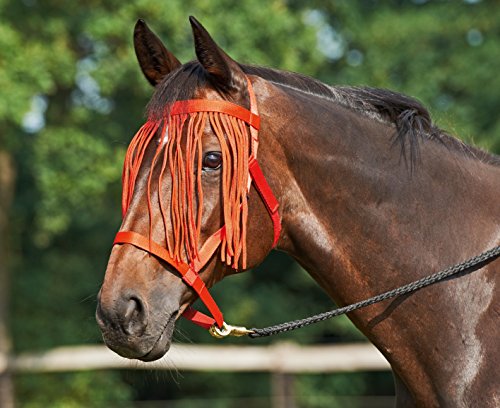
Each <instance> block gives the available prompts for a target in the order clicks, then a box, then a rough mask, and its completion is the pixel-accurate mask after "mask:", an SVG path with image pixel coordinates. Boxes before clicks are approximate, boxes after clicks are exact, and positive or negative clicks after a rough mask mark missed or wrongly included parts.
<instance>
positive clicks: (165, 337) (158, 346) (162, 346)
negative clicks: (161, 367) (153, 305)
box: [138, 314, 175, 362]
mask: <svg viewBox="0 0 500 408" xmlns="http://www.w3.org/2000/svg"><path fill="white" fill-rule="evenodd" d="M174 327H175V314H174V315H172V317H171V318H170V319H169V320H168V322H167V324H166V325H165V327H164V328H163V331H162V332H161V334H160V336H159V337H158V339H157V340H156V342H155V343H154V345H153V347H152V348H151V350H149V351H148V352H147V353H146V354H145V355H143V356H142V357H139V358H138V360H142V361H145V362H149V361H155V360H158V359H160V358H162V357H163V356H164V355H165V354H166V353H167V351H168V350H170V345H171V344H172V334H173V333H174Z"/></svg>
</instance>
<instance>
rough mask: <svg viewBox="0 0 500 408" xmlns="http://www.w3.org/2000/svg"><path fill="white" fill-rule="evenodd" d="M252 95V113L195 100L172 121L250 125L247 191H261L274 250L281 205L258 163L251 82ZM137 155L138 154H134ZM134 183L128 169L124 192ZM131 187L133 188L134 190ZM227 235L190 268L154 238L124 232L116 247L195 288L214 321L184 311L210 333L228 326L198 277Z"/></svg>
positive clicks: (176, 110) (175, 109)
mask: <svg viewBox="0 0 500 408" xmlns="http://www.w3.org/2000/svg"><path fill="white" fill-rule="evenodd" d="M248 93H249V97H250V110H247V109H245V108H243V107H241V106H239V105H235V104H233V103H230V102H226V101H210V100H202V99H194V100H188V101H178V102H176V103H174V104H173V106H172V108H171V110H170V117H173V116H175V115H185V114H191V113H194V112H219V113H223V114H227V115H229V116H231V117H234V118H237V119H240V120H242V121H244V122H245V123H246V124H247V125H249V129H250V135H251V140H250V144H251V146H250V148H251V150H250V154H249V157H248V173H249V180H248V187H247V190H249V189H250V186H251V183H253V185H254V187H255V188H256V190H257V191H258V193H259V195H260V197H261V199H262V201H263V202H264V204H265V206H266V208H267V211H268V213H269V215H270V217H271V220H272V222H273V229H274V239H273V248H274V247H275V246H276V244H277V242H278V239H279V236H280V231H281V221H280V216H279V213H278V207H279V204H278V201H277V200H276V198H275V197H274V195H273V192H272V190H271V188H270V187H269V184H268V183H267V181H266V179H265V177H264V174H263V173H262V170H261V168H260V166H259V163H258V162H257V150H258V145H259V139H258V130H259V126H260V117H259V116H258V112H257V107H256V100H255V95H254V93H253V89H252V86H251V83H250V81H249V80H248ZM155 129H156V128H155ZM139 133H140V132H139ZM227 137H229V135H227ZM148 141H149V140H148ZM146 143H147V142H146ZM131 145H132V143H131ZM143 151H144V150H143ZM134 155H137V154H136V153H134ZM127 156H128V154H127ZM127 159H128V157H127ZM140 161H142V156H141V158H140V159H139V164H140ZM126 165H127V162H126ZM130 183H131V184H130ZM134 183H135V179H134V180H132V182H131V181H130V180H129V177H128V174H127V172H126V171H125V169H124V176H123V188H124V192H125V190H126V189H130V190H131V191H133V185H134ZM130 185H131V186H132V187H130ZM130 199H131V197H130V196H129V195H127V197H125V194H124V199H123V203H124V205H123V212H124V214H125V212H126V209H127V208H128V204H129V202H130ZM225 235H226V225H224V226H223V227H222V228H221V229H219V230H218V231H217V232H215V233H214V234H213V235H211V236H210V237H209V238H208V239H207V240H206V241H205V243H204V244H203V246H202V248H201V250H199V251H198V253H197V254H196V256H195V257H193V259H192V261H190V263H189V264H188V263H186V262H183V261H179V260H176V259H174V257H172V256H171V254H170V253H169V251H168V250H167V249H166V248H164V247H162V246H161V245H159V244H157V243H156V242H154V241H153V240H152V239H151V238H150V237H149V238H148V237H145V236H143V235H141V234H139V233H137V232H133V231H120V232H118V233H117V234H116V237H115V240H114V243H113V244H114V245H118V244H131V245H134V246H135V247H137V248H140V249H142V250H144V251H146V252H149V253H151V254H153V255H155V256H156V257H158V258H160V259H162V260H163V261H165V262H167V263H168V264H169V265H170V266H171V267H173V268H174V269H175V270H177V271H178V272H179V273H180V274H181V276H182V279H183V280H184V282H185V283H186V284H187V285H189V286H190V287H191V288H193V290H194V291H195V292H196V293H197V294H198V296H199V297H200V299H201V300H202V302H203V303H204V304H205V305H206V307H207V309H208V310H209V311H210V314H211V315H212V316H213V318H212V317H210V316H207V315H205V314H203V313H201V312H199V311H196V310H194V309H193V308H191V307H189V308H187V309H186V310H185V311H184V313H183V317H185V318H186V319H188V320H191V321H192V322H193V323H195V324H197V325H199V326H201V327H204V328H206V329H209V328H210V327H212V326H213V325H214V324H216V325H217V326H218V327H219V328H222V326H223V323H224V319H223V316H222V313H221V311H220V309H219V307H218V306H217V304H216V303H215V301H214V299H213V298H212V296H211V295H210V293H209V291H208V289H207V287H206V286H205V283H204V282H203V280H202V279H201V278H200V276H199V274H198V273H199V271H200V270H201V269H203V267H204V266H205V265H206V264H207V263H208V262H209V260H210V259H211V258H212V256H213V254H214V253H215V251H216V250H217V248H219V246H220V245H221V243H222V242H223V240H224V238H225Z"/></svg>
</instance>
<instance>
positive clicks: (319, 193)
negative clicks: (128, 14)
mask: <svg viewBox="0 0 500 408" xmlns="http://www.w3.org/2000/svg"><path fill="white" fill-rule="evenodd" d="M191 23H192V26H193V33H194V41H195V49H196V55H197V58H198V59H197V61H194V62H190V63H187V64H184V65H182V64H181V63H180V62H179V61H178V60H177V58H175V57H174V56H173V55H172V54H171V53H170V52H169V51H168V50H167V49H166V48H165V47H164V45H163V44H162V43H161V41H160V40H159V39H158V38H157V37H156V36H155V35H154V34H153V33H152V32H151V31H149V29H148V28H147V26H146V25H145V24H144V22H142V21H139V22H138V24H137V26H136V30H135V48H136V53H137V56H138V59H139V63H140V66H141V68H142V71H143V73H144V74H145V76H146V78H147V79H148V80H149V82H150V83H151V84H153V85H154V86H155V87H156V89H155V94H154V96H153V98H152V100H151V102H150V104H149V107H148V113H149V117H150V118H154V117H162V115H164V113H165V109H166V107H170V106H172V104H173V103H174V102H175V101H178V100H192V99H201V100H209V101H229V102H232V103H234V104H237V105H239V106H242V107H244V108H246V109H250V108H251V106H250V105H251V103H250V99H249V98H250V96H251V95H249V92H250V91H249V89H250V88H249V87H248V84H247V78H248V79H249V81H250V83H251V85H250V86H251V89H253V91H254V92H255V97H256V106H257V108H258V111H259V115H260V119H261V123H260V131H259V140H260V147H259V154H258V160H259V163H260V165H261V168H262V171H263V173H264V175H265V178H266V180H267V183H269V186H270V187H271V189H272V191H273V193H274V195H275V196H276V198H277V199H278V202H279V205H280V207H279V213H280V217H281V226H282V230H281V233H280V235H279V240H278V243H277V248H278V249H279V250H281V251H285V252H286V253H288V254H290V255H291V256H292V257H294V258H295V259H296V260H297V261H298V262H299V263H300V264H301V265H302V266H303V267H304V268H305V269H306V270H307V271H308V272H309V273H310V274H311V276H312V277H313V278H314V279H315V280H316V281H317V282H318V284H319V285H320V286H321V287H322V288H323V289H324V290H325V291H326V292H327V293H328V294H329V295H330V296H331V298H332V299H334V300H335V302H336V303H337V304H339V305H344V304H349V303H353V302H355V301H358V300H361V299H365V298H367V297H370V296H372V295H375V294H378V293H381V292H383V291H385V290H387V289H390V288H394V287H396V286H399V285H402V284H405V283H408V282H410V281H412V280H414V279H417V278H420V277H423V276H425V275H429V274H430V273H432V272H436V271H437V270H440V269H443V268H444V267H447V266H449V265H452V264H456V263H458V262H460V261H463V260H465V259H467V258H469V257H472V256H474V255H476V254H479V253H481V252H483V251H484V250H486V249H489V248H490V247H492V246H494V245H498V244H499V243H500V227H499V220H500V160H499V158H498V157H496V156H493V155H490V154H488V153H485V152H483V151H481V150H479V149H476V148H473V147H470V146H467V145H465V144H463V143H461V142H460V141H458V140H457V139H455V138H453V137H451V136H449V135H447V134H445V133H444V132H443V131H441V130H440V129H438V128H437V127H435V126H434V125H433V124H432V122H431V120H430V118H429V115H428V112H427V111H426V109H425V108H424V107H422V106H421V105H420V104H419V103H418V102H416V101H415V100H413V99H411V98H408V97H406V96H403V95H400V94H397V93H393V92H389V91H385V90H380V89H370V88H352V87H330V86H327V85H324V84H322V83H320V82H318V81H315V80H313V79H310V78H307V77H304V76H301V75H297V74H291V73H285V72H281V71H276V70H271V69H267V68H260V67H250V66H245V65H242V64H239V63H236V62H235V61H233V60H232V59H231V58H230V57H228V56H227V54H225V53H224V52H223V51H222V50H221V49H220V48H219V47H218V46H217V45H216V44H215V42H214V41H213V40H212V38H211V37H210V36H209V34H208V33H207V32H206V31H205V29H204V28H203V27H202V26H201V25H199V23H197V22H196V20H194V19H191ZM167 109H168V108H167ZM167 116H168V115H167ZM168 123H170V122H168ZM196 123H198V125H197V126H198V129H199V132H201V133H200V134H202V137H201V138H200V139H199V140H198V139H197V143H198V144H197V145H196V146H197V147H196V148H195V153H194V157H195V159H193V160H194V162H199V166H200V167H199V168H196V166H195V168H194V169H191V170H188V169H186V173H189V171H191V172H192V173H193V174H195V176H194V178H195V179H196V180H197V183H198V184H196V186H198V187H195V188H194V189H191V190H187V191H184V192H183V193H179V192H178V189H179V188H181V187H182V186H181V187H179V183H178V180H175V179H173V178H172V177H167V176H163V177H162V173H163V170H165V168H167V169H168V168H169V165H170V168H171V169H172V167H171V165H172V162H173V161H174V158H173V156H172V155H171V156H168V154H167V153H165V154H164V156H161V158H160V159H158V157H157V153H156V152H158V151H159V150H161V146H162V145H164V144H169V143H170V144H169V145H171V144H172V143H171V142H169V140H170V139H169V137H170V136H168V135H170V134H171V133H167V134H166V133H165V132H171V131H170V130H169V129H168V128H167V126H165V127H161V126H160V127H159V128H158V129H156V130H154V132H153V131H151V132H152V133H151V132H150V133H151V134H154V137H152V138H151V139H150V140H149V142H148V143H145V144H144V146H143V147H144V157H143V158H142V159H141V160H139V161H137V163H136V170H137V175H136V182H135V187H134V186H133V187H132V191H133V194H132V195H131V196H130V197H129V200H128V201H127V203H126V205H125V210H126V212H125V214H124V220H123V224H122V226H121V231H135V232H137V233H139V234H141V235H142V236H145V237H149V238H150V239H151V240H154V241H155V242H157V243H159V244H160V245H161V246H163V247H165V248H169V245H170V246H175V244H176V242H173V241H175V240H176V239H177V241H178V240H179V239H180V238H179V234H180V233H179V231H180V230H179V228H181V227H179V226H178V225H180V224H179V222H180V221H179V219H177V218H176V217H177V215H175V216H172V215H171V213H170V212H169V211H168V209H169V208H174V207H175V205H174V204H172V201H173V200H174V199H173V198H172V195H174V196H175V197H176V200H178V196H179V194H184V195H188V196H190V197H188V198H189V202H190V205H191V206H192V207H194V210H193V209H189V208H187V207H186V208H184V207H182V208H183V210H182V211H186V212H190V211H191V212H190V214H195V215H194V216H193V217H194V219H196V222H197V224H196V225H191V227H192V228H195V229H196V231H197V235H196V236H197V240H195V241H189V242H195V243H196V245H198V244H199V246H200V247H201V246H202V245H203V244H204V242H205V241H206V240H207V239H208V238H209V237H210V236H212V234H213V233H214V232H216V231H218V230H219V229H220V228H221V226H223V225H224V223H225V222H226V225H227V220H226V218H225V217H226V215H225V214H226V208H225V202H224V199H223V197H225V195H224V194H226V193H225V192H223V191H222V190H223V189H224V188H225V187H224V185H225V184H224V180H223V179H224V177H225V176H224V175H223V168H224V165H226V162H224V160H223V159H222V156H223V155H224V154H225V153H224V151H223V149H222V148H221V143H222V142H221V139H220V138H219V136H220V133H221V130H220V129H219V130H218V131H217V129H215V128H217V127H218V125H217V123H218V122H217V121H215V120H214V121H210V120H208V119H206V118H205V120H203V121H200V122H196ZM193 126H194V125H193ZM245 126H246V128H247V129H249V128H250V126H248V125H244V127H245ZM170 127H173V125H172V124H171V123H170ZM179 129H180V130H179V135H180V136H179V142H178V143H187V142H186V139H187V138H189V135H190V133H189V131H187V130H186V129H185V128H182V126H181V127H179ZM242 129H243V128H242ZM244 131H245V130H244V129H243V131H242V132H243V133H244ZM222 133H224V135H225V136H224V140H226V139H228V138H229V136H228V135H227V132H225V131H223V132H222ZM217 135H219V136H217ZM224 143H225V142H224ZM228 144H229V142H228ZM182 146H187V145H184V144H182ZM182 146H181V147H179V146H177V148H178V149H177V150H176V153H175V157H176V159H175V161H176V163H177V160H182V157H183V156H182V155H183V154H187V150H186V149H187V148H186V147H182ZM170 148H171V149H176V146H173V147H170ZM247 150H248V149H247ZM196 158H197V159H196ZM169 163H170V164H169ZM179 163H180V162H179ZM182 163H184V162H182ZM165 166H166V167H165ZM242 166H243V167H244V164H242ZM200 169H201V171H199V170H200ZM167 171H168V170H167ZM227 171H228V170H227ZM176 174H177V173H176ZM179 174H180V173H179ZM181 176H182V174H181ZM182 177H184V176H182ZM186 177H188V175H186ZM124 188H127V186H124ZM129 190H130V188H129ZM181 191H183V190H181ZM201 196H202V197H201ZM245 196H246V194H245ZM201 198H203V199H201ZM242 200H243V201H241V202H240V206H239V207H237V208H241V210H242V211H243V207H244V203H246V201H245V200H246V199H242ZM165 209H167V210H165ZM198 210H199V211H198ZM246 211H247V213H248V218H247V220H246V222H245V224H246V228H247V230H246V232H245V233H246V242H245V244H246V248H245V250H246V260H245V261H243V258H242V257H240V258H239V259H238V261H237V262H236V264H234V262H233V264H231V262H229V261H228V260H227V259H225V258H224V254H221V252H224V250H223V249H221V248H219V249H217V250H216V252H215V254H214V255H213V256H210V257H209V259H207V262H206V263H205V264H204V265H202V267H201V270H200V276H201V278H202V280H203V281H204V283H205V284H206V285H207V286H208V287H211V286H212V285H213V284H215V283H216V282H218V281H220V280H221V279H223V278H224V276H226V275H228V274H231V273H235V272H237V271H238V272H239V271H242V270H244V269H249V268H252V267H254V266H256V265H258V264H259V263H260V262H262V260H263V259H264V258H265V257H266V256H267V255H268V253H269V251H270V250H271V249H272V246H273V222H272V221H271V218H270V217H269V214H268V209H267V208H266V206H265V204H264V202H263V200H262V197H261V196H259V194H258V192H257V191H256V189H255V188H254V187H252V188H251V189H250V192H249V194H248V206H247V208H246ZM165 214H168V216H165ZM176 214H177V213H176ZM196 214H201V215H200V216H199V218H197V216H196ZM193 217H192V218H193ZM188 218H189V217H188ZM188 218H186V219H188ZM244 221H245V220H244V219H243V221H241V220H240V221H238V222H239V223H240V224H241V223H242V222H244ZM181 224H182V223H181ZM240 224H239V225H240ZM189 225H190V224H189ZM189 225H188V228H189ZM174 230H175V231H176V232H175V233H174ZM181 230H182V228H181ZM191 232H192V231H188V232H186V234H190V233H191ZM150 234H151V235H150ZM232 234H233V235H234V234H235V233H234V232H232ZM243 236H245V235H243ZM184 238H185V237H184ZM167 241H169V242H170V244H169V243H168V242H167ZM186 242H187V241H186V239H184V241H182V242H181V243H180V244H179V243H177V244H178V245H177V247H176V248H177V250H176V251H177V255H176V256H177V260H179V261H180V262H184V263H185V264H187V263H189V262H191V261H192V259H191V258H192V257H193V256H195V255H193V254H195V253H196V251H197V250H198V249H199V248H195V247H193V246H192V244H189V245H191V247H190V250H189V251H188V249H187V246H188V244H187V243H186ZM235 242H236V241H235ZM240 244H241V242H240ZM227 245H230V243H228V244H227ZM234 245H235V247H236V246H237V244H234ZM179 248H180V249H179ZM170 253H175V251H174V250H173V249H172V250H171V251H170ZM228 253H229V252H228ZM179 254H180V255H179ZM190 254H191V255H190ZM174 257H175V256H174ZM179 257H180V258H179ZM226 258H227V253H226ZM233 260H234V259H233ZM499 272H500V260H498V259H497V260H495V261H493V262H491V263H489V264H488V265H487V266H485V267H483V268H482V269H480V270H477V271H475V272H474V273H470V274H467V275H463V276H459V277H456V278H453V279H448V280H446V281H445V282H441V283H438V284H435V285H433V286H430V287H427V288H425V289H422V290H420V291H418V292H416V293H414V294H411V295H407V296H405V297H403V298H398V299H396V300H393V301H386V302H382V303H379V304H376V305H373V306H370V307H369V308H366V309H362V310H359V311H356V312H353V313H350V314H349V318H350V319H351V320H352V321H353V322H354V324H355V325H356V326H357V327H358V328H359V329H360V330H361V331H362V332H363V333H364V334H365V335H366V336H367V338H368V339H369V340H370V341H371V342H372V343H373V344H375V346H376V347H377V348H378V349H379V350H380V351H381V352H382V353H383V354H384V355H385V357H386V358H387V360H388V361H389V362H390V364H391V366H392V368H393V372H394V377H395V384H396V394H397V406H401V407H411V406H419V407H437V406H441V407H444V406H446V407H472V406H474V407H498V406H500V368H499V367H500V344H499V339H500V289H499V283H500V282H499V281H500V274H499ZM196 297H197V294H196V293H195V291H193V290H192V289H191V288H190V287H189V286H187V285H186V284H185V283H184V282H183V281H182V280H181V279H180V278H179V273H178V270H176V268H174V267H173V266H172V263H171V262H170V263H166V262H164V261H163V260H161V259H159V258H157V257H156V256H151V255H150V254H149V253H148V252H147V251H146V250H143V249H141V248H139V247H137V246H135V245H130V244H126V243H125V244H123V243H122V244H117V245H115V246H114V248H113V250H112V253H111V257H110V260H109V264H108V268H107V271H106V276H105V279H104V283H103V285H102V288H101V291H100V293H99V303H98V309H97V320H98V322H99V325H100V327H101V329H102V332H103V336H104V340H105V342H106V344H107V345H108V346H109V347H110V348H111V349H113V350H114V351H116V352H117V353H119V354H121V355H122V356H125V357H128V358H135V359H141V360H144V361H150V360H154V359H157V358H160V357H161V356H163V355H164V354H165V353H166V352H167V350H168V349H169V346H170V342H171V336H172V332H173V328H174V325H175V321H176V320H177V319H178V318H179V317H180V316H181V314H182V313H183V312H184V311H185V310H186V309H187V308H188V306H189V305H190V304H191V303H192V302H193V301H194V300H195V299H196ZM214 358H216V357H214Z"/></svg>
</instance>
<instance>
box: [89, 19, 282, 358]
mask: <svg viewBox="0 0 500 408" xmlns="http://www.w3.org/2000/svg"><path fill="white" fill-rule="evenodd" d="M190 21H191V25H192V30H193V36H194V44H195V51H196V56H197V60H195V61H192V62H189V63H187V64H184V65H183V64H181V63H180V62H179V60H178V59H177V58H176V57H175V56H174V55H173V54H172V53H171V52H170V51H168V50H167V48H166V47H165V46H164V45H163V44H162V42H161V41H160V40H159V38H158V37H157V36H156V35H155V34H154V33H153V32H152V31H150V30H149V28H148V27H147V25H146V24H145V23H144V22H143V21H142V20H139V21H138V22H137V24H136V27H135V32H134V45H135V51H136V55H137V58H138V61H139V64H140V67H141V69H142V72H143V73H144V75H145V77H146V78H147V80H148V81H149V82H150V83H151V84H152V85H153V86H154V87H155V94H154V96H153V98H152V100H151V102H150V104H149V106H148V121H147V123H146V124H145V125H144V126H143V127H142V128H141V129H140V130H139V132H138V133H137V134H136V136H135V137H134V139H133V140H132V142H131V144H130V146H129V149H128V152H127V157H126V160H125V165H124V170H123V197H122V212H123V223H122V225H121V228H120V232H121V235H120V233H119V234H118V235H117V239H116V240H115V245H114V247H113V249H112V252H111V256H110V259H109V263H108V267H107V270H106V275H105V278H104V282H103V285H102V287H101V290H100V292H99V296H98V306H97V313H96V316H97V321H98V323H99V325H100V327H101V330H102V333H103V337H104V340H105V342H106V344H107V345H108V346H109V347H110V348H111V349H112V350H114V351H116V352H117V353H118V354H120V355H122V356H124V357H128V358H136V359H141V360H144V361H150V360H155V359H157V358H160V357H162V356H163V355H164V354H165V353H166V352H167V351H168V349H169V347H170V343H171V338H172V334H173V331H174V325H175V322H176V320H177V319H178V318H179V317H180V316H181V315H182V314H183V313H184V314H185V313H186V311H187V310H189V307H190V305H191V304H192V303H193V302H194V301H195V300H196V299H197V297H198V296H200V293H206V291H207V289H206V288H209V287H211V286H212V285H213V284H215V283H216V282H218V281H220V280H221V279H222V278H223V277H224V276H226V275H229V274H232V273H235V272H240V271H244V270H246V269H249V268H252V267H254V266H256V265H257V264H258V263H260V262H261V261H262V260H263V259H264V258H265V257H266V255H267V254H268V253H269V251H270V250H271V249H272V247H273V243H274V244H276V242H277V239H278V237H279V222H277V221H276V219H277V213H276V208H274V222H273V219H271V218H270V217H269V215H268V213H269V212H270V209H269V202H267V201H268V200H266V199H265V198H264V199H259V192H258V191H257V189H256V188H255V186H254V187H251V181H252V175H251V173H252V168H254V167H255V166H252V161H251V160H254V161H255V159H256V155H257V146H258V144H257V143H258V142H257V140H258V139H257V131H258V127H259V125H258V123H259V116H258V114H257V107H256V100H255V96H254V91H253V89H254V88H263V87H265V86H267V85H266V83H265V81H263V80H261V79H260V78H258V77H251V78H250V77H248V76H247V75H246V74H245V73H244V72H243V70H242V68H241V67H240V65H239V64H238V63H237V62H235V61H234V60H233V59H231V58H230V57H229V56H228V55H227V54H226V53H225V52H224V51H223V50H222V49H221V48H220V47H219V46H218V45H217V44H216V43H215V42H214V40H213V39H212V38H211V37H210V35H209V33H208V32H207V31H206V30H205V28H204V27H202V26H201V24H200V23H199V22H197V21H196V20H195V19H194V18H191V19H190ZM207 106H208V108H207ZM258 171H260V168H259V169H258ZM266 186H267V183H266ZM260 195H261V198H262V192H260ZM264 197H265V195H264ZM272 198H273V199H274V197H272ZM274 204H275V207H277V202H275V203H274ZM127 234H128V235H127ZM118 237H121V238H118ZM124 237H125V238H124ZM130 237H133V238H130ZM134 237H135V238H134ZM255 238H257V239H255ZM134 239H135V240H134ZM139 241H140V242H139ZM153 248H157V250H156V251H155V250H154V249H153ZM158 248H159V249H158ZM162 254H163V256H162ZM185 274H187V275H185ZM181 275H182V276H181ZM189 277H190V278H189ZM181 278H183V279H181ZM189 279H191V281H190V282H189V283H190V285H187V284H186V281H189ZM193 288H194V289H193ZM202 299H203V297H202ZM205 303H207V302H205ZM209 308H210V307H209ZM212 314H215V313H214V312H212ZM220 319H221V317H220V316H218V317H217V316H216V317H215V320H216V323H217V324H218V325H219V326H220V323H221V321H220Z"/></svg>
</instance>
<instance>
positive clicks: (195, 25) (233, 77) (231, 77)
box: [189, 16, 247, 93]
mask: <svg viewBox="0 0 500 408" xmlns="http://www.w3.org/2000/svg"><path fill="white" fill-rule="evenodd" d="M189 22H190V23H191V27H192V29H193V37H194V47H195V51H196V56H197V57H198V61H199V62H200V64H201V65H202V66H203V68H205V70H206V71H207V72H208V74H209V78H210V79H211V80H212V83H213V84H214V85H215V86H216V87H217V88H219V89H220V90H222V91H223V92H226V93H239V92H242V91H244V90H246V88H247V80H246V76H245V74H244V72H243V70H242V69H241V67H240V66H239V64H238V63H237V62H236V61H234V60H233V59H232V58H231V57H230V56H229V55H227V54H226V53H225V52H224V51H223V50H222V49H221V48H220V47H219V46H218V45H217V44H216V43H215V41H214V40H213V39H212V37H211V36H210V34H209V33H208V31H207V30H206V29H205V27H203V26H202V25H201V24H200V22H199V21H198V20H196V19H195V18H194V17H193V16H190V17H189Z"/></svg>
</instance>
